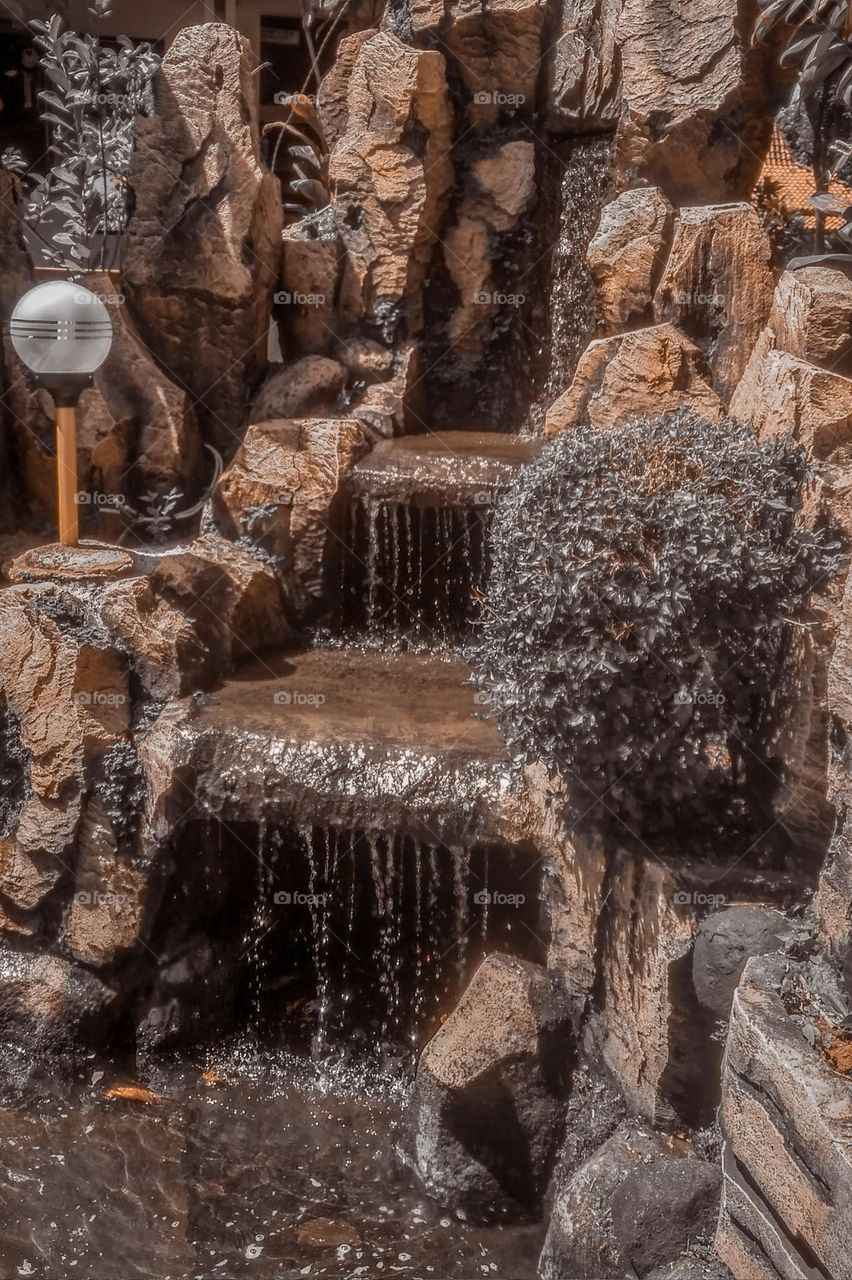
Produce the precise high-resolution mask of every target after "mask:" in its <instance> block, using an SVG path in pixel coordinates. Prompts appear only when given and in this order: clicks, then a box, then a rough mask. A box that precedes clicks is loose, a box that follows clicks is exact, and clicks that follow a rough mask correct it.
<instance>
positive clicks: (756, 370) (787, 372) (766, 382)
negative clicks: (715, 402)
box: [730, 330, 852, 466]
mask: <svg viewBox="0 0 852 1280" xmlns="http://www.w3.org/2000/svg"><path fill="white" fill-rule="evenodd" d="M772 341H773V340H772V335H771V333H770V331H769V330H767V331H765V332H764V333H763V334H762V335H761V338H760V341H759V342H758V344H757V346H756V347H755V349H754V351H753V353H752V356H751V359H750V360H749V362H748V365H747V366H746V370H745V372H744V374H743V376H742V379H741V380H740V383H739V386H738V387H737V389H736V391H735V392H734V395H733V397H732V399H731V404H730V414H731V417H732V418H738V419H739V420H740V421H741V422H751V423H752V424H753V425H754V427H755V429H756V431H757V433H758V435H759V436H760V437H761V438H763V439H765V438H767V437H770V436H786V435H790V434H792V435H793V437H794V438H795V439H796V440H799V441H801V443H802V444H803V445H804V446H805V448H806V449H807V450H808V451H809V453H811V454H812V455H813V456H814V457H816V458H821V459H825V460H828V461H830V462H833V463H835V464H838V465H842V466H848V465H849V462H850V443H852V379H850V378H842V377H840V376H839V375H838V374H835V373H829V372H828V371H827V370H825V369H819V368H817V366H816V365H813V364H806V363H805V362H804V361H803V360H797V359H796V358H795V356H791V355H787V353H786V352H784V351H778V350H775V348H774V346H773V345H772Z"/></svg>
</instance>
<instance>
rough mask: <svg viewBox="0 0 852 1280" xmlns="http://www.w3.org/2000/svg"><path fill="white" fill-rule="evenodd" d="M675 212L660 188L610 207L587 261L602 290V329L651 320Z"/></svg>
mask: <svg viewBox="0 0 852 1280" xmlns="http://www.w3.org/2000/svg"><path fill="white" fill-rule="evenodd" d="M673 223H674V212H673V210H672V207H671V205H670V204H669V202H668V200H667V199H666V197H665V196H664V195H663V193H662V191H660V189H659V187H639V188H636V189H635V190H633V191H625V192H623V194H622V195H620V196H618V197H617V198H616V199H615V200H611V201H610V203H609V204H606V205H604V207H603V211H602V213H601V220H600V223H599V224H598V229H597V231H596V232H595V234H594V237H593V239H592V241H591V243H590V245H589V249H588V253H587V255H586V262H587V264H588V267H589V272H590V273H591V276H592V279H593V281H594V283H595V289H596V299H595V302H596V312H597V320H598V325H599V326H600V327H601V328H602V329H603V330H604V331H605V332H607V333H618V332H619V331H620V330H622V329H626V328H628V327H629V326H630V325H631V324H635V323H636V322H637V321H639V320H648V319H650V318H651V304H652V301H653V297H654V291H655V290H656V287H657V284H658V282H659V279H660V276H661V274H662V272H663V268H664V267H665V262H666V257H667V255H668V252H669V248H670V246H671V235H672V226H673Z"/></svg>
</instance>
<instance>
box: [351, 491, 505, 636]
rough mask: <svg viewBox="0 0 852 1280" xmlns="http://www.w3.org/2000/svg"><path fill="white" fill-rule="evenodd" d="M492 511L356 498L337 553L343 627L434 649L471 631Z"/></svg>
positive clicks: (483, 577)
mask: <svg viewBox="0 0 852 1280" xmlns="http://www.w3.org/2000/svg"><path fill="white" fill-rule="evenodd" d="M491 516H492V508H491V506H481V507H450V508H447V507H420V506H412V505H407V504H403V503H395V502H391V503H389V502H385V501H384V500H382V499H376V498H371V497H359V498H357V499H355V501H353V503H352V505H351V506H350V508H349V513H348V527H347V532H346V539H345V541H346V550H345V552H343V553H342V554H341V557H340V599H341V602H342V619H341V621H342V627H343V630H344V632H345V633H347V634H349V635H353V634H361V633H363V634H365V635H366V636H367V637H368V638H370V639H376V638H378V637H386V636H388V635H390V634H396V635H398V636H405V637H407V638H408V640H409V641H419V642H420V643H422V644H424V645H427V646H429V647H439V646H441V645H442V644H446V643H447V642H448V641H450V640H453V639H458V638H459V637H460V636H461V635H462V634H464V633H465V632H466V631H469V630H470V629H471V628H472V627H474V626H475V624H476V620H477V616H478V613H479V601H480V598H481V594H482V588H483V586H484V583H485V580H486V577H487V574H488V563H489V557H488V527H489V525H490V522H491Z"/></svg>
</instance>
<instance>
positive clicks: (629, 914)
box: [600, 851, 696, 1121]
mask: <svg viewBox="0 0 852 1280" xmlns="http://www.w3.org/2000/svg"><path fill="white" fill-rule="evenodd" d="M610 885H611V889H610V894H611V896H610V900H609V902H608V904H607V912H608V923H607V929H606V935H605V940H604V944H603V958H602V962H601V965H602V981H603V987H604V990H605V993H606V994H605V998H604V1006H603V1013H602V1015H601V1035H600V1039H601V1048H602V1052H603V1057H604V1061H605V1062H606V1064H607V1066H608V1067H609V1069H610V1071H612V1073H613V1075H614V1076H615V1078H616V1080H617V1081H618V1083H619V1085H620V1087H621V1088H622V1090H623V1091H624V1093H625V1095H626V1097H627V1099H628V1102H629V1103H630V1105H631V1106H632V1107H634V1108H635V1109H636V1110H637V1111H639V1112H640V1113H642V1114H644V1115H646V1116H647V1117H648V1118H649V1119H650V1120H652V1121H653V1120H655V1119H657V1118H658V1116H659V1117H660V1118H662V1117H665V1116H666V1115H668V1114H669V1106H670V1103H669V1100H668V1099H667V1098H665V1097H664V1096H663V1083H664V1076H665V1073H666V1072H667V1071H669V1070H670V1068H671V1067H672V1065H673V1061H674V1057H675V1053H676V1050H677V1043H676V1041H677V1037H678V1035H679V1027H678V1014H679V1010H678V1009H677V1007H676V996H675V992H674V986H675V980H674V975H675V971H676V970H675V967H676V965H677V963H678V962H680V963H688V956H689V951H690V946H691V942H692V938H693V936H694V933H695V928H696V921H695V919H694V915H693V913H692V911H691V909H689V908H688V907H678V902H679V897H680V894H679V892H678V888H677V883H676V882H675V880H674V879H673V877H672V876H671V874H670V873H669V872H668V871H667V870H666V869H665V868H664V867H662V866H661V865H660V864H659V863H658V862H652V861H651V860H650V859H639V858H632V857H630V856H629V855H628V854H626V853H624V852H622V851H618V852H617V853H616V854H615V856H614V867H613V870H612V873H611V881H610ZM676 908H677V909H676Z"/></svg>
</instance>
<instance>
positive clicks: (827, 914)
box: [814, 577, 852, 978]
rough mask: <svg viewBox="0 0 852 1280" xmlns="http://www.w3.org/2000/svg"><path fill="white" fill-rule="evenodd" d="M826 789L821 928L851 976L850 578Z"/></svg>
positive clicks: (836, 666) (831, 699)
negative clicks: (828, 806) (830, 824)
mask: <svg viewBox="0 0 852 1280" xmlns="http://www.w3.org/2000/svg"><path fill="white" fill-rule="evenodd" d="M826 702H827V705H828V712H829V730H828V735H827V736H828V738H829V742H830V748H831V750H830V755H829V770H828V791H829V798H830V800H831V802H832V805H833V808H834V811H835V814H836V818H835V823H834V830H833V832H832V834H831V842H830V845H829V850H828V855H827V857H826V860H825V864H824V866H823V868H822V870H821V872H820V877H819V884H818V888H817V893H816V897H815V899H814V917H815V921H816V926H817V930H818V933H819V936H820V939H821V940H822V942H823V943H824V944H825V945H826V947H827V949H828V951H829V954H830V955H832V956H833V958H834V959H835V960H836V961H837V962H838V963H839V964H841V965H843V967H844V969H845V970H846V972H847V975H848V976H849V977H850V978H852V967H851V966H850V959H852V841H850V836H851V835H852V828H850V821H849V816H850V814H852V749H850V742H852V578H849V577H847V581H846V589H845V592H844V595H843V602H842V606H841V610H840V623H839V627H838V629H837V638H836V643H835V646H834V652H833V654H832V656H831V662H830V665H829V669H828V689H827V697H826Z"/></svg>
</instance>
